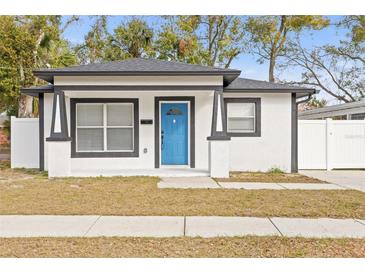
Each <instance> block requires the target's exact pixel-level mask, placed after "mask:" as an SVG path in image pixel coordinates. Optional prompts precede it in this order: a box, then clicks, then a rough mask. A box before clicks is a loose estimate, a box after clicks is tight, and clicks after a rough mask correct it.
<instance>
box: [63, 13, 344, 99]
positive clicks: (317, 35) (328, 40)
mask: <svg viewBox="0 0 365 274" xmlns="http://www.w3.org/2000/svg"><path fill="white" fill-rule="evenodd" d="M328 17H329V18H330V19H331V22H338V21H339V20H340V19H341V16H328ZM67 18H68V16H64V17H63V22H65V21H66V20H67ZM131 18H132V16H110V17H109V18H108V30H109V32H113V30H114V29H115V28H116V27H117V26H118V25H119V24H120V23H122V22H126V21H128V20H130V19H131ZM143 19H145V20H146V21H147V22H148V24H149V25H151V26H153V27H154V28H158V27H159V26H160V25H161V23H162V22H163V19H161V18H160V17H158V16H145V17H144V18H143ZM94 22H95V17H92V16H81V20H80V21H79V22H77V23H74V24H72V25H70V26H69V27H68V28H67V29H66V30H65V32H64V33H63V37H64V38H65V39H67V40H68V41H70V43H71V44H72V45H76V44H79V43H82V42H83V39H84V37H85V35H86V34H87V32H88V31H89V30H90V28H91V26H92V25H93V23H94ZM346 32H347V31H346V30H345V29H339V28H337V27H336V26H334V25H333V24H331V25H330V26H329V27H327V28H325V29H323V30H319V31H304V32H303V33H302V35H301V42H302V45H303V46H304V47H306V48H308V49H310V48H313V47H318V46H321V45H324V44H332V45H338V44H339V41H340V40H341V39H344V38H345V35H346ZM231 68H234V69H240V70H241V71H242V73H241V77H244V78H251V79H257V80H268V63H267V62H265V63H263V64H260V63H259V62H257V56H254V55H250V54H241V55H240V56H238V58H237V59H235V60H234V61H233V62H232V64H231ZM283 73H285V75H283V74H280V75H279V78H284V79H285V80H287V81H288V80H289V81H290V80H292V81H294V80H299V79H300V77H301V72H300V71H299V70H297V69H291V70H289V71H285V72H283ZM318 98H325V99H326V100H327V101H328V103H330V104H331V101H333V100H334V99H332V98H330V97H329V96H327V95H326V94H324V93H320V94H319V95H318Z"/></svg>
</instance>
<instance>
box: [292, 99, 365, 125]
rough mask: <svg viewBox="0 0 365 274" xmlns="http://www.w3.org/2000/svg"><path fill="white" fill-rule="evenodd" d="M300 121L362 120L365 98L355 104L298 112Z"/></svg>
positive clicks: (363, 117) (364, 117)
mask: <svg viewBox="0 0 365 274" xmlns="http://www.w3.org/2000/svg"><path fill="white" fill-rule="evenodd" d="M298 118H299V119H300V120H314V119H326V118H333V119H336V120H364V119H365V98H362V99H361V100H359V101H357V102H351V103H344V104H338V105H333V106H326V107H322V108H316V109H311V110H304V111H299V113H298Z"/></svg>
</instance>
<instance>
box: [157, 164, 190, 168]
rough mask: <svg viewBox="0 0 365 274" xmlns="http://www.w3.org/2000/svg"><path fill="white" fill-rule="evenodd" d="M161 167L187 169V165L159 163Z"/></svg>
mask: <svg viewBox="0 0 365 274" xmlns="http://www.w3.org/2000/svg"><path fill="white" fill-rule="evenodd" d="M160 168H162V169H174V168H182V169H189V168H190V166H189V165H160Z"/></svg>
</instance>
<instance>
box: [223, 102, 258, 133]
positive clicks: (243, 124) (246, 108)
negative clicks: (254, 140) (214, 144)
mask: <svg viewBox="0 0 365 274" xmlns="http://www.w3.org/2000/svg"><path fill="white" fill-rule="evenodd" d="M224 102H225V110H226V119H227V120H226V121H227V133H228V135H230V136H237V137H239V136H242V137H244V136H255V137H257V136H261V99H260V98H224Z"/></svg>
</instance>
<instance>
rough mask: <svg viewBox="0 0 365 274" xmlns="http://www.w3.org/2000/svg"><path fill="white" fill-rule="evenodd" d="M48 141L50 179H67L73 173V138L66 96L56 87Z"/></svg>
mask: <svg viewBox="0 0 365 274" xmlns="http://www.w3.org/2000/svg"><path fill="white" fill-rule="evenodd" d="M46 141H47V148H48V151H47V159H48V177H66V176H69V175H70V171H71V162H70V161H71V137H70V136H69V135H68V126H67V113H66V103H65V94H64V92H63V91H62V90H60V89H58V88H56V87H55V89H54V96H53V109H52V124H51V132H50V136H49V137H48V138H47V139H46Z"/></svg>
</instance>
